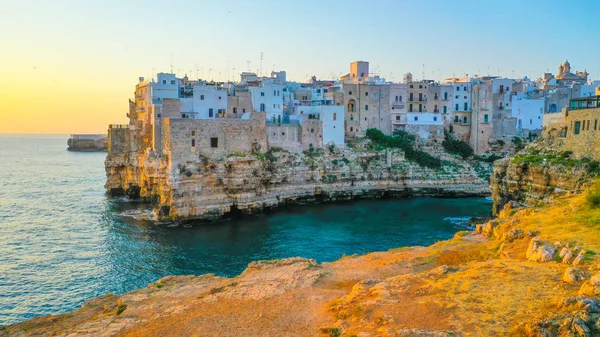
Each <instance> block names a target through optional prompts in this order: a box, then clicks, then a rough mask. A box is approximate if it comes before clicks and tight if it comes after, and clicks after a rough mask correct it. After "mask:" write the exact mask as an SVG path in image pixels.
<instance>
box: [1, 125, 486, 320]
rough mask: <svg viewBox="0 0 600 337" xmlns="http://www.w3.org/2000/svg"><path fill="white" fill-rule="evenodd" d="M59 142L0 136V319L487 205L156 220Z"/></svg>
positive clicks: (443, 202)
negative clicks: (111, 193)
mask: <svg viewBox="0 0 600 337" xmlns="http://www.w3.org/2000/svg"><path fill="white" fill-rule="evenodd" d="M66 148H67V136H41V135H40V136H25V135H19V136H13V135H0V325H2V324H10V323H14V322H18V321H22V320H24V319H28V318H31V317H34V316H39V315H45V314H51V313H52V314H56V313H63V312H66V311H70V310H73V309H77V308H79V307H80V306H81V304H82V303H83V301H85V300H86V299H89V298H91V297H96V296H99V295H103V294H105V293H108V292H113V293H123V292H126V291H129V290H132V289H135V288H140V287H146V286H147V285H148V284H149V283H151V282H154V281H156V280H157V279H158V278H160V277H162V276H165V275H173V274H175V275H185V274H204V273H215V274H217V275H224V276H234V275H237V274H239V273H240V272H241V271H243V270H244V268H245V267H246V265H247V264H248V263H249V262H251V261H254V260H261V259H279V258H285V257H292V256H302V257H307V258H314V259H316V260H317V261H319V262H323V261H333V260H336V259H338V258H340V257H342V256H343V255H351V254H355V253H358V254H364V253H368V252H372V251H381V250H387V249H390V248H394V247H401V246H412V245H429V244H432V243H433V242H435V241H437V240H440V239H448V238H450V237H452V235H453V234H454V233H455V232H456V231H458V230H461V229H463V228H464V226H465V219H467V217H469V216H486V215H488V214H489V211H490V208H491V201H490V200H486V199H483V198H469V199H432V198H419V199H407V200H399V199H396V200H373V201H359V202H352V203H343V204H338V205H312V206H294V207H289V208H285V209H282V210H280V211H277V212H273V213H269V214H266V215H258V216H252V217H248V218H243V219H235V220H229V221H224V222H221V223H217V224H213V225H209V226H203V227H193V228H182V227H166V226H164V225H156V224H155V223H153V222H152V221H151V219H152V216H151V212H150V210H149V209H148V208H147V207H146V206H144V205H142V204H138V203H131V202H126V201H124V200H109V199H107V198H106V197H105V195H104V182H105V174H104V158H105V156H106V154H105V153H73V152H68V151H66Z"/></svg>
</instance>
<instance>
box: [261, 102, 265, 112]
mask: <svg viewBox="0 0 600 337" xmlns="http://www.w3.org/2000/svg"><path fill="white" fill-rule="evenodd" d="M260 111H261V112H265V103H260Z"/></svg>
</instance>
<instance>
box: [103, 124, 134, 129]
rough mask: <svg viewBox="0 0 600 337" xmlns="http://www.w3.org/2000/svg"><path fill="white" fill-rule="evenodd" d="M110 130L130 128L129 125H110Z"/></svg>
mask: <svg viewBox="0 0 600 337" xmlns="http://www.w3.org/2000/svg"><path fill="white" fill-rule="evenodd" d="M108 128H109V129H127V128H129V125H128V124H109V125H108Z"/></svg>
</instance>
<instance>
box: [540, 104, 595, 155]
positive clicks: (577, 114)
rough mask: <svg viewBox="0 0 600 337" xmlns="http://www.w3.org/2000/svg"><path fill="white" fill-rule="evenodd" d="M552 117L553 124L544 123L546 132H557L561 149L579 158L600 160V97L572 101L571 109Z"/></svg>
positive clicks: (568, 108)
mask: <svg viewBox="0 0 600 337" xmlns="http://www.w3.org/2000/svg"><path fill="white" fill-rule="evenodd" d="M552 115H553V117H554V118H553V121H552V123H547V121H544V123H545V126H546V127H545V130H544V132H546V133H550V132H557V134H558V141H559V143H560V148H561V149H564V150H566V151H572V152H573V154H574V155H575V156H576V157H577V158H582V157H588V158H593V159H595V160H600V125H599V120H600V96H592V97H585V98H575V99H572V100H571V101H570V103H569V107H567V108H564V109H563V111H562V112H561V113H557V114H552ZM546 123H547V124H546Z"/></svg>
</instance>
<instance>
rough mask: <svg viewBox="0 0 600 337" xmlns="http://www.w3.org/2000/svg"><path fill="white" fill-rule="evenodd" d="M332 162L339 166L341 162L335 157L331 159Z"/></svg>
mask: <svg viewBox="0 0 600 337" xmlns="http://www.w3.org/2000/svg"><path fill="white" fill-rule="evenodd" d="M331 163H332V164H333V165H336V166H337V165H338V164H339V163H340V162H339V161H338V160H337V159H334V160H332V161H331Z"/></svg>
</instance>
